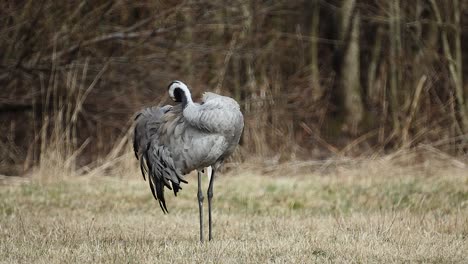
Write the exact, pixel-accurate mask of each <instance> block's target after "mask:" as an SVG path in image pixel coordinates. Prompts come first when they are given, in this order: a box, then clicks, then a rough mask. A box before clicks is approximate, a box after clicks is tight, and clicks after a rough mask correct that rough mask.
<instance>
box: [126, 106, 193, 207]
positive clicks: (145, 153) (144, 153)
mask: <svg viewBox="0 0 468 264" xmlns="http://www.w3.org/2000/svg"><path fill="white" fill-rule="evenodd" d="M180 113H181V107H180V106H174V107H167V108H159V109H153V108H151V109H145V110H143V111H142V112H141V115H140V116H139V117H137V124H136V126H135V138H134V148H135V153H136V154H137V157H140V167H141V170H142V173H143V178H145V173H146V174H147V175H148V179H149V185H150V188H151V192H152V194H153V196H154V198H155V199H157V200H158V201H159V205H160V206H161V209H162V210H163V212H165V213H166V212H167V207H166V202H165V199H164V186H166V187H167V188H169V189H171V190H173V191H174V194H175V195H177V192H178V191H179V190H180V189H181V188H180V183H181V182H184V183H187V181H185V180H184V178H183V176H182V173H181V171H180V169H179V168H178V167H177V166H176V165H175V164H174V159H173V154H172V153H171V149H170V146H171V144H170V142H169V140H170V139H171V138H173V136H174V135H175V134H176V133H177V131H175V130H176V129H177V124H178V123H180V119H181V116H182V115H181V114H180ZM146 168H147V169H146Z"/></svg>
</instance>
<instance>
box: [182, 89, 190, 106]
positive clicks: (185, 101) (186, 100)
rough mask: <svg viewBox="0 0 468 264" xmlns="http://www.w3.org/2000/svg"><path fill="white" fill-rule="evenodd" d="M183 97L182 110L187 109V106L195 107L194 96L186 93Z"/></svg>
mask: <svg viewBox="0 0 468 264" xmlns="http://www.w3.org/2000/svg"><path fill="white" fill-rule="evenodd" d="M181 96H182V108H186V107H187V106H190V105H193V100H192V95H191V94H190V92H189V91H184V92H183V93H182V95H181Z"/></svg>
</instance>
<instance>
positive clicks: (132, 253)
mask: <svg viewBox="0 0 468 264" xmlns="http://www.w3.org/2000/svg"><path fill="white" fill-rule="evenodd" d="M458 165H459V166H458V167H457V166H448V167H447V168H440V167H437V168H434V167H432V166H431V165H430V164H425V165H424V166H420V167H417V168H414V167H412V168H411V169H405V168H402V167H399V166H397V165H392V166H387V165H382V166H380V165H378V162H377V165H375V163H374V164H373V165H361V166H358V167H355V168H339V167H338V168H334V169H332V170H318V169H317V170H311V171H310V172H298V171H295V170H294V169H291V170H289V169H285V170H284V171H285V173H281V175H282V176H277V174H275V175H276V176H272V175H268V173H265V172H263V173H261V172H258V171H255V170H252V171H250V172H249V170H248V169H246V170H236V171H231V172H227V173H225V174H224V175H221V176H220V177H219V178H218V179H217V181H216V182H215V188H214V202H213V203H214V212H213V214H214V216H213V217H214V231H213V232H214V240H213V241H211V242H205V243H204V244H201V243H200V242H199V241H198V239H199V236H198V234H199V233H198V232H199V230H198V228H199V227H198V206H197V199H196V185H197V184H196V177H194V175H191V176H189V177H188V180H189V184H188V185H187V186H185V187H184V189H183V190H182V191H181V192H180V193H179V195H178V197H174V196H173V195H172V193H170V192H166V196H167V204H168V209H169V214H167V215H164V214H163V213H162V211H161V210H160V208H159V206H158V203H157V201H155V200H154V199H153V198H152V196H151V193H150V190H149V187H148V185H147V182H144V181H143V179H142V178H141V176H139V175H138V172H137V170H135V171H134V173H133V172H132V173H128V174H129V175H128V176H119V177H115V176H114V177H112V176H96V175H94V176H76V177H62V178H60V179H56V180H50V179H48V180H42V179H41V178H40V177H34V176H32V177H30V178H29V179H26V180H24V181H23V180H22V181H21V182H16V181H15V182H13V181H5V182H4V183H3V185H2V186H0V261H1V262H2V263H96V262H103V263H156V262H158V263H160V262H163V263H266V262H272V263H336V262H341V263H389V262H391V263H401V262H418V263H419V262H422V263H463V262H465V263H466V261H467V260H466V255H467V252H468V173H467V168H466V167H464V165H463V164H461V165H460V164H458ZM288 172H290V174H288ZM130 174H131V175H130ZM207 183H208V180H207V179H206V178H205V179H204V186H205V187H204V189H205V190H206V186H207ZM206 208H207V204H206V199H205V209H206ZM205 212H206V211H205ZM205 216H207V214H206V213H205ZM205 224H207V218H205ZM205 231H207V230H206V229H205Z"/></svg>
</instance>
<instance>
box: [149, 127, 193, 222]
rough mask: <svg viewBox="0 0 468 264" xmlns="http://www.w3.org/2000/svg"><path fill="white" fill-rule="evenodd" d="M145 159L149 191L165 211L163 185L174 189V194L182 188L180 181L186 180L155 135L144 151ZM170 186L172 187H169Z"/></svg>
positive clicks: (169, 153)
mask: <svg viewBox="0 0 468 264" xmlns="http://www.w3.org/2000/svg"><path fill="white" fill-rule="evenodd" d="M145 160H146V164H147V166H148V175H149V177H148V178H149V181H150V187H151V191H152V193H153V196H154V198H155V199H157V200H158V201H159V205H160V206H161V209H162V210H163V212H165V213H167V212H168V211H167V206H166V200H165V199H164V186H166V187H167V188H169V189H170V190H173V191H174V195H177V192H178V191H179V190H180V189H182V188H181V187H180V183H181V182H184V183H187V181H186V180H185V179H184V178H183V176H182V173H181V172H180V170H179V169H178V168H177V167H176V166H175V164H174V160H173V158H172V154H171V152H170V150H169V148H168V147H167V146H165V145H163V144H161V142H160V139H159V138H158V137H157V136H153V137H152V139H151V141H150V143H149V144H148V148H147V150H146V152H145ZM171 186H172V187H171Z"/></svg>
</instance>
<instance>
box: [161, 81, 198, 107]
mask: <svg viewBox="0 0 468 264" xmlns="http://www.w3.org/2000/svg"><path fill="white" fill-rule="evenodd" d="M167 89H168V92H169V96H170V97H171V99H172V100H174V102H176V103H187V101H191V100H192V95H191V94H190V90H189V88H188V87H187V85H185V83H183V82H181V81H173V82H171V83H170V84H169V86H168V87H167Z"/></svg>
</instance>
